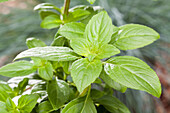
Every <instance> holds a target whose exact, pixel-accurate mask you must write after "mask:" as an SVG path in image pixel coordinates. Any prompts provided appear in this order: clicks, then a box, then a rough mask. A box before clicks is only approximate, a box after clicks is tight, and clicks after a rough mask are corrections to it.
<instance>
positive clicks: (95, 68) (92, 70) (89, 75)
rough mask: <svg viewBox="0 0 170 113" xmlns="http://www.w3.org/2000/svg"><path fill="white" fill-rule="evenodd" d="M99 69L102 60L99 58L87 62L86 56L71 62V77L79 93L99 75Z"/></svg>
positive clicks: (100, 69) (100, 68)
mask: <svg viewBox="0 0 170 113" xmlns="http://www.w3.org/2000/svg"><path fill="white" fill-rule="evenodd" d="M101 71H102V62H101V61H100V60H96V59H94V60H93V61H92V62H89V61H88V59H87V58H82V59H79V60H76V61H75V62H73V64H72V70H71V77H72V78H73V81H74V83H75V84H76V87H77V89H78V91H79V92H80V93H81V92H82V91H83V90H84V89H85V88H86V87H87V86H89V85H90V84H91V83H93V82H94V81H95V80H96V79H97V77H99V75H100V72H101Z"/></svg>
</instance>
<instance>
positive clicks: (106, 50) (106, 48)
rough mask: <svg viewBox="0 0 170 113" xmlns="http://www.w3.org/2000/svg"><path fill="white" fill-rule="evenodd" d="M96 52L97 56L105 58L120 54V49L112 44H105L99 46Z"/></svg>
mask: <svg viewBox="0 0 170 113" xmlns="http://www.w3.org/2000/svg"><path fill="white" fill-rule="evenodd" d="M96 53H97V58H99V59H103V58H108V57H111V56H113V55H116V54H119V53H120V50H119V49H117V48H116V47H115V46H113V45H111V44H104V45H101V46H100V47H99V49H98V51H97V52H96Z"/></svg>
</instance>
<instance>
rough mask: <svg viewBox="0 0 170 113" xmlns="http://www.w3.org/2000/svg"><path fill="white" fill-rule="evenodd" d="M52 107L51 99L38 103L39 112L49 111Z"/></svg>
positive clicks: (46, 112)
mask: <svg viewBox="0 0 170 113" xmlns="http://www.w3.org/2000/svg"><path fill="white" fill-rule="evenodd" d="M52 109H53V107H52V106H51V104H50V102H49V101H44V102H42V103H40V104H39V105H38V113H48V112H49V111H50V110H52Z"/></svg>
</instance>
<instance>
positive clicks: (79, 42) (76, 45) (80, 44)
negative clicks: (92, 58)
mask: <svg viewBox="0 0 170 113" xmlns="http://www.w3.org/2000/svg"><path fill="white" fill-rule="evenodd" d="M88 43H89V42H88V41H87V40H86V39H72V40H71V42H70V45H71V47H72V48H73V50H74V52H76V53H77V54H79V55H82V56H85V57H87V56H88V54H89V48H90V47H89V44H88Z"/></svg>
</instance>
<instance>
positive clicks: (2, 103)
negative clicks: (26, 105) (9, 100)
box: [0, 101, 9, 113]
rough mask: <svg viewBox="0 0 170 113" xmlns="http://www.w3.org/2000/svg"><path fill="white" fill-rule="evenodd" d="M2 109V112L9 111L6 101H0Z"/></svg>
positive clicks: (6, 112) (0, 109)
mask: <svg viewBox="0 0 170 113" xmlns="http://www.w3.org/2000/svg"><path fill="white" fill-rule="evenodd" d="M0 111H1V113H9V112H8V111H7V110H6V103H5V102H2V101H0Z"/></svg>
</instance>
